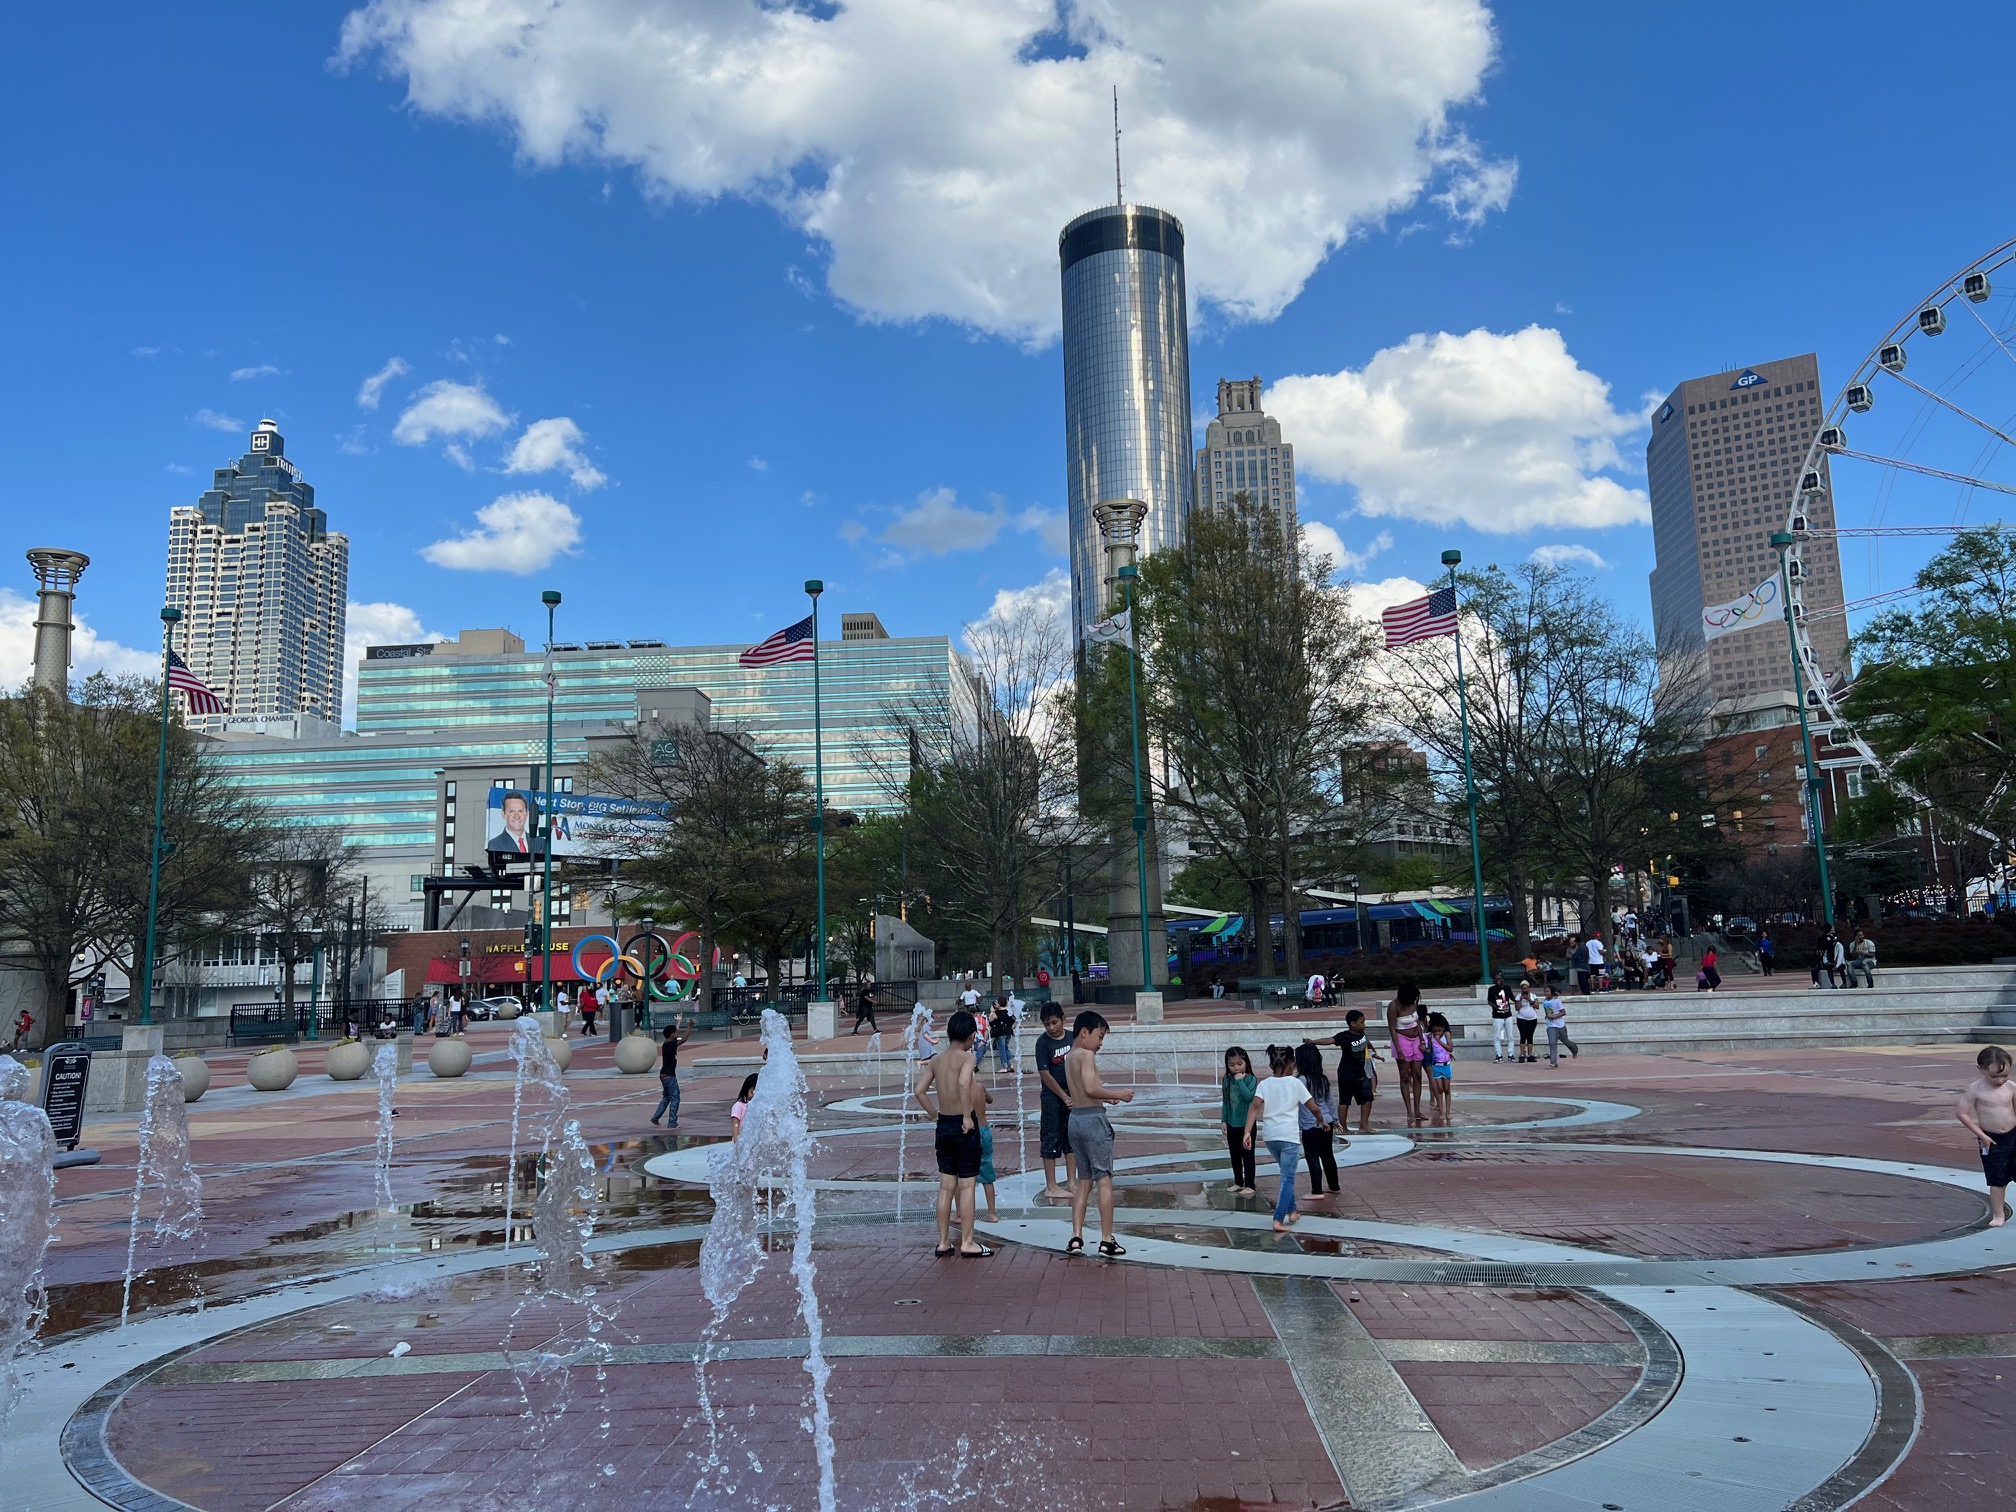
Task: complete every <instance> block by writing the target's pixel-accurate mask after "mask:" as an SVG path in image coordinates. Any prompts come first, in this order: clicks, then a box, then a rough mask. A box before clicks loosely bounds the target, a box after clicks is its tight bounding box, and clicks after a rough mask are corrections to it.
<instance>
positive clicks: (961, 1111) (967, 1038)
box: [916, 1008, 994, 1260]
mask: <svg viewBox="0 0 2016 1512" xmlns="http://www.w3.org/2000/svg"><path fill="white" fill-rule="evenodd" d="M978 1031H979V1025H978V1024H976V1023H975V1022H974V1021H973V1015H972V1014H970V1013H968V1012H967V1011H966V1010H965V1009H963V1008H962V1009H960V1010H959V1011H958V1012H957V1013H955V1014H953V1015H952V1022H951V1023H949V1024H947V1025H946V1026H945V1035H946V1038H948V1039H949V1040H951V1042H952V1053H951V1054H950V1055H938V1056H933V1057H932V1058H931V1059H930V1060H928V1061H926V1062H925V1063H924V1071H923V1074H922V1075H921V1076H919V1077H918V1079H917V1093H916V1096H917V1105H918V1106H919V1107H920V1108H922V1109H923V1110H924V1111H925V1112H926V1113H928V1114H930V1115H931V1117H932V1118H934V1119H935V1120H937V1124H938V1138H937V1150H938V1258H939V1259H941V1260H942V1259H944V1258H945V1257H946V1256H947V1255H950V1254H953V1253H955V1252H956V1253H957V1254H958V1255H960V1256H961V1257H962V1258H963V1259H967V1260H978V1259H981V1258H983V1257H985V1256H987V1255H991V1254H993V1253H994V1251H992V1250H991V1249H989V1248H987V1246H986V1245H984V1244H982V1243H980V1241H979V1240H978V1239H976V1238H975V1237H974V1236H973V1183H974V1181H975V1180H976V1179H977V1178H978V1177H979V1175H980V1159H981V1145H980V1125H981V1124H982V1123H983V1122H985V1120H986V1117H987V1091H986V1089H985V1088H984V1087H982V1086H981V1085H980V1079H979V1078H978V1077H977V1076H975V1075H974V1073H973V1055H972V1050H973V1037H974V1035H975V1034H976V1033H978ZM962 1050H963V1051H965V1052H966V1053H965V1054H964V1055H962V1054H960V1053H959V1052H960V1051H962ZM933 1090H935V1091H936V1092H937V1094H938V1101H937V1104H936V1105H935V1106H934V1105H933V1104H932V1102H931V1100H930V1097H929V1096H928V1094H929V1093H931V1092H932V1091H933ZM955 1205H956V1206H957V1208H958V1213H959V1243H958V1244H957V1245H954V1244H953V1243H952V1213H953V1208H954V1206H955Z"/></svg>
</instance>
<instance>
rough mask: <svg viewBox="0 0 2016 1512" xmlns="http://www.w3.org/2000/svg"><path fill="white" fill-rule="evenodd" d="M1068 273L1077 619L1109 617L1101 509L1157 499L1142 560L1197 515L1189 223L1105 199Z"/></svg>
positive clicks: (1068, 464)
mask: <svg viewBox="0 0 2016 1512" xmlns="http://www.w3.org/2000/svg"><path fill="white" fill-rule="evenodd" d="M1057 258H1058V262H1059V264H1060V266H1061V269H1062V273H1063V280H1064V462H1065V474H1066V482H1067V485H1068V491H1069V495H1070V530H1071V617H1072V622H1073V628H1074V630H1075V631H1076V632H1077V633H1078V635H1079V636H1081V637H1082V635H1083V633H1084V629H1085V626H1086V625H1088V624H1090V623H1091V622H1092V621H1093V620H1095V619H1097V618H1099V616H1100V614H1101V613H1103V612H1104V609H1105V600H1106V588H1105V584H1104V576H1105V561H1106V557H1105V552H1104V550H1103V549H1102V546H1101V542H1100V538H1099V526H1098V525H1097V523H1096V522H1095V521H1094V520H1093V518H1092V509H1093V506H1094V505H1096V504H1100V503H1103V502H1105V501H1106V500H1109V499H1139V500H1141V501H1142V502H1143V503H1145V504H1146V505H1147V506H1148V518H1147V520H1146V521H1145V522H1144V523H1143V525H1142V527H1141V535H1140V549H1141V552H1142V554H1143V555H1146V554H1148V553H1151V552H1155V551H1160V550H1161V549H1162V548H1163V547H1164V546H1169V545H1172V544H1174V543H1175V542H1177V541H1180V540H1182V538H1183V532H1184V529H1185V525H1186V522H1187V521H1188V519H1189V516H1190V465H1191V464H1190V440H1191V431H1190V318H1189V308H1188V304H1187V297H1188V296H1187V294H1186V292H1185V289H1184V283H1183V226H1182V223H1181V222H1180V221H1178V220H1177V219H1176V217H1175V216H1173V215H1170V214H1168V213H1167V212H1166V211H1162V210H1155V209H1151V208H1149V207H1148V206H1146V205H1126V204H1116V205H1102V206H1100V207H1099V208H1098V209H1097V210H1088V211H1086V212H1085V213H1084V214H1083V215H1081V216H1079V217H1078V218H1077V219H1075V220H1073V221H1072V222H1071V223H1070V224H1069V225H1067V226H1066V227H1065V228H1064V231H1063V234H1062V235H1061V236H1059V237H1058V239H1057Z"/></svg>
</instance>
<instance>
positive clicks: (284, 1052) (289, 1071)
mask: <svg viewBox="0 0 2016 1512" xmlns="http://www.w3.org/2000/svg"><path fill="white" fill-rule="evenodd" d="M300 1074H301V1065H300V1062H298V1061H296V1060H295V1059H294V1052H293V1051H292V1050H289V1049H288V1048H287V1047H286V1046H285V1045H275V1046H274V1047H273V1048H272V1049H270V1050H261V1051H260V1052H259V1053H258V1054H257V1055H254V1056H253V1057H252V1061H251V1064H249V1065H248V1066H246V1068H245V1080H246V1081H248V1082H250V1083H251V1084H252V1090H253V1091H255V1092H280V1091H284V1090H285V1089H286V1088H288V1087H291V1086H293V1085H294V1078H295V1077H296V1076H298V1075H300Z"/></svg>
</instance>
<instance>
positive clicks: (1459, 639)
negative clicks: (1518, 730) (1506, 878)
mask: <svg viewBox="0 0 2016 1512" xmlns="http://www.w3.org/2000/svg"><path fill="white" fill-rule="evenodd" d="M1462 560H1463V553H1462V552H1460V551H1445V552H1443V553H1442V565H1443V566H1445V567H1447V568H1448V569H1449V599H1450V608H1451V610H1452V611H1453V612H1454V613H1455V614H1456V616H1457V618H1456V707H1457V709H1458V711H1459V712H1460V714H1461V718H1462V723H1463V795H1464V801H1465V804H1466V806H1467V807H1468V808H1469V810H1470V885H1471V886H1472V887H1473V888H1474V889H1475V892H1474V893H1473V894H1472V895H1471V899H1470V904H1471V914H1470V917H1471V920H1472V922H1473V923H1475V925H1476V927H1477V981H1478V985H1480V986H1483V987H1489V986H1490V985H1491V935H1490V931H1489V930H1488V929H1486V928H1485V925H1484V850H1483V846H1482V845H1481V844H1480V843H1479V841H1478V839H1477V773H1476V771H1475V770H1474V769H1473V768H1472V766H1471V764H1470V694H1469V691H1468V690H1467V689H1466V688H1465V687H1464V685H1463V619H1462V605H1461V604H1460V603H1459V602H1458V601H1457V599H1456V568H1457V566H1458V565H1459V564H1460V563H1461V562H1462ZM1515 906H1516V905H1515Z"/></svg>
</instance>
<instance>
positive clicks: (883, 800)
mask: <svg viewBox="0 0 2016 1512" xmlns="http://www.w3.org/2000/svg"><path fill="white" fill-rule="evenodd" d="M744 649H745V648H744V647H743V646H740V645H733V646H686V647H679V646H667V645H665V644H664V643H662V642H659V641H642V640H640V641H620V642H618V641H611V642H599V641H598V642H592V643H588V644H559V645H556V647H555V649H554V656H553V662H554V667H555V671H556V676H557V682H558V689H559V691H558V697H557V699H556V701H555V707H554V714H555V720H554V759H553V771H554V778H555V783H556V786H558V785H560V784H562V783H565V784H567V785H568V786H569V787H570V788H571V786H572V785H573V783H574V782H575V781H576V780H577V779H578V777H579V775H580V770H581V767H582V765H583V764H584V763H585V762H586V761H587V759H588V756H589V754H590V750H591V747H592V746H593V744H594V742H596V741H597V740H607V739H611V738H618V737H621V736H623V735H626V734H628V733H630V732H632V731H634V730H635V728H636V721H637V717H638V710H639V708H640V694H642V695H645V696H644V698H643V704H642V706H643V707H645V708H646V709H647V710H648V709H649V708H650V707H651V706H652V703H653V701H654V696H655V694H657V693H662V692H663V690H667V689H673V688H681V689H695V690H697V691H698V692H699V693H700V694H701V695H704V697H705V699H706V700H707V701H709V702H710V703H711V708H710V710H709V717H708V723H709V725H710V727H711V728H713V729H715V730H721V731H730V732H740V733H744V734H746V735H747V736H748V738H749V740H750V742H751V744H752V745H753V746H754V747H755V749H756V750H757V751H758V752H759V753H760V754H761V755H762V756H763V757H765V758H766V759H768V760H779V759H782V760H789V761H792V762H795V763H797V764H799V765H801V766H803V767H804V768H805V769H806V771H807V772H810V770H811V768H812V667H811V664H810V663H806V662H795V663H785V664H781V665H778V666H773V667H767V668H761V667H742V666H739V665H738V664H737V658H738V657H739V656H740V654H741V652H742V651H743V650H744ZM819 659H820V684H821V693H822V697H821V709H822V713H823V726H824V742H823V744H824V751H825V769H826V798H827V802H828V803H829V804H830V805H831V806H832V807H834V808H837V809H849V810H853V811H854V812H857V813H873V812H879V811H882V810H886V809H890V808H893V807H895V806H896V805H895V800H894V799H893V798H892V797H891V795H890V794H889V793H888V792H887V791H886V789H885V788H884V785H883V781H882V778H881V776H880V775H878V771H880V772H887V773H890V774H892V775H894V776H895V777H896V779H897V780H899V781H900V780H901V777H902V775H903V774H905V773H907V772H908V770H909V763H910V749H911V747H910V724H911V722H912V721H911V718H910V714H911V711H913V710H920V709H921V710H927V711H935V710H942V709H943V708H945V707H947V706H948V705H949V706H950V707H952V708H953V709H955V710H957V711H959V712H960V713H961V714H962V715H963V716H964V717H968V718H970V717H972V715H971V711H972V709H973V702H972V699H973V693H972V684H971V681H970V679H969V678H968V676H967V674H966V672H965V670H964V668H963V667H962V666H961V664H960V660H959V657H958V656H957V654H956V653H955V652H954V651H953V649H952V643H951V641H950V640H949V639H947V638H946V637H945V636H942V635H939V636H910V637H900V636H899V637H891V638H885V639H881V640H852V641H840V640H822V641H821V642H820V646H819ZM544 665H545V654H544V652H543V651H528V650H527V649H526V647H525V643H524V642H523V641H522V640H520V639H519V638H518V637H517V636H515V635H512V634H510V633H509V632H508V631H502V630H468V631H464V632H463V633H462V635H461V636H460V638H459V639H457V640H454V641H444V642H440V643H438V644H429V645H413V646H373V647H370V648H368V649H367V650H366V652H365V657H364V660H363V661H362V663H361V664H360V665H359V668H358V679H357V681H358V695H357V732H356V734H354V735H346V736H343V737H342V738H340V739H321V740H280V739H262V738H257V737H253V736H240V737H237V738H230V739H225V740H220V741H219V742H218V743H217V745H216V746H215V747H213V750H214V751H215V753H216V758H217V760H218V761H219V762H220V764H221V765H222V766H223V767H224V768H225V769H226V770H227V771H229V772H231V773H232V774H233V775H234V777H235V778H236V780H237V781H239V782H240V783H241V784H243V785H244V786H245V787H246V788H247V789H248V790H250V791H251V792H252V793H254V794H255V795H256V796H258V797H259V798H261V799H262V800H264V801H265V802H267V803H269V804H271V805H272V806H273V808H274V809H275V810H276V812H277V813H278V814H279V816H280V817H281V818H283V819H286V820H291V821H294V822H297V823H314V824H334V825H336V826H338V827H339V828H340V829H341V830H342V832H343V834H344V835H345V837H346V838H347V839H348V840H349V841H350V842H351V843H353V844H355V845H356V846H358V848H359V850H360V852H361V854H362V856H363V859H364V870H365V872H366V873H367V874H368V875H370V876H371V877H372V879H373V881H372V886H373V888H374V890H376V889H378V888H379V887H380V886H381V885H382V886H383V887H385V888H387V889H388V890H389V892H390V893H396V894H398V895H399V896H401V897H405V896H408V895H409V894H410V896H411V897H412V898H413V899H414V900H415V903H416V907H415V910H414V912H415V914H416V918H417V899H418V896H419V895H418V891H417V889H418V886H419V883H418V881H417V879H418V878H419V877H420V876H422V875H424V874H427V873H429V872H434V871H437V870H439V869H442V868H445V867H446V866H448V865H450V864H462V863H466V862H468V861H470V860H471V859H472V856H473V854H474V853H473V852H471V851H470V849H469V847H468V845H467V844H465V843H464V842H465V841H467V840H468V839H469V837H468V836H466V835H458V834H457V832H456V830H455V828H454V825H455V822H456V817H457V816H456V815H455V814H454V813H453V808H452V805H451V804H449V803H448V798H447V797H445V796H444V793H445V790H446V785H447V784H450V783H453V784H455V786H456V788H457V789H458V792H457V793H456V794H455V795H453V796H454V797H456V798H459V799H460V800H461V801H463V802H465V803H468V804H471V805H472V807H471V808H470V811H469V813H467V814H466V815H463V816H461V817H462V818H463V819H465V820H466V821H467V822H468V823H470V824H471V825H480V824H481V822H482V809H483V803H482V799H483V792H482V791H481V790H483V789H487V788H489V787H490V786H492V785H495V784H497V783H499V782H502V783H504V784H505V785H507V786H513V787H531V788H538V787H541V786H543V785H544V781H545V774H544V763H545V759H546V755H545V750H546V745H545V742H546V724H545V720H546V688H545V683H544V680H543V669H544ZM492 768H494V770H491V769H492ZM472 783H473V784H475V786H476V789H477V790H475V791H467V792H464V791H460V789H462V788H465V787H467V786H469V785H470V784H472ZM619 796H622V795H619ZM444 805H446V806H444ZM476 839H477V841H478V849H479V850H480V842H481V839H482V837H481V836H480V835H478V836H477V837H476ZM386 895H388V894H381V896H386ZM525 896H526V895H525V894H523V893H520V894H519V895H518V897H519V899H521V900H522V899H523V898H524V897H525ZM498 901H499V903H500V904H505V903H506V900H503V899H499V900H498ZM507 906H508V905H507ZM563 912H564V910H563ZM402 922H404V921H403V920H402ZM409 927H417V924H416V925H412V926H409Z"/></svg>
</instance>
